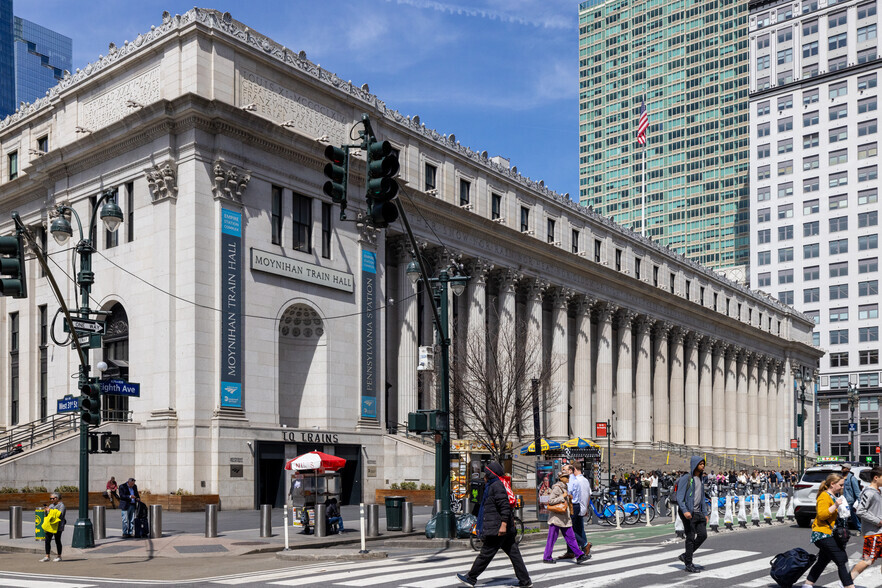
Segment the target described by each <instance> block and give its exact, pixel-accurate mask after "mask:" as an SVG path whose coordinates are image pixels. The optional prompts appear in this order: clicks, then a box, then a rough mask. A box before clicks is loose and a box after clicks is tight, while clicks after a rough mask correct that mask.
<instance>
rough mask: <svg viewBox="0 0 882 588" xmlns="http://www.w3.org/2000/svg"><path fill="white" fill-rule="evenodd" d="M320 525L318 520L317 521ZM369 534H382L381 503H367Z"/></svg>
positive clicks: (377, 535)
mask: <svg viewBox="0 0 882 588" xmlns="http://www.w3.org/2000/svg"><path fill="white" fill-rule="evenodd" d="M316 525H318V521H316ZM367 535H368V537H379V536H380V505H379V504H368V505H367Z"/></svg>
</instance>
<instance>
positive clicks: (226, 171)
mask: <svg viewBox="0 0 882 588" xmlns="http://www.w3.org/2000/svg"><path fill="white" fill-rule="evenodd" d="M213 171H214V184H213V185H212V187H211V190H212V192H214V198H215V200H220V199H225V200H229V201H231V202H235V203H236V204H242V195H243V194H244V192H245V188H247V187H248V182H249V181H250V180H251V171H250V170H246V169H241V168H238V167H236V166H235V165H229V164H227V163H225V162H224V160H223V159H218V160H217V161H215V162H214V168H213ZM374 245H376V236H374Z"/></svg>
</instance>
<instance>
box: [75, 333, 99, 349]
mask: <svg viewBox="0 0 882 588" xmlns="http://www.w3.org/2000/svg"><path fill="white" fill-rule="evenodd" d="M77 341H79V342H80V347H83V348H84V349H100V348H101V335H89V334H85V335H84V334H83V333H82V332H77Z"/></svg>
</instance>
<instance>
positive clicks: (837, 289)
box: [830, 284, 848, 300]
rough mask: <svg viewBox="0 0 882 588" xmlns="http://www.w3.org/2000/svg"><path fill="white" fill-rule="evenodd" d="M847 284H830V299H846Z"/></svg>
mask: <svg viewBox="0 0 882 588" xmlns="http://www.w3.org/2000/svg"><path fill="white" fill-rule="evenodd" d="M847 299H848V284H834V285H832V286H830V300H847Z"/></svg>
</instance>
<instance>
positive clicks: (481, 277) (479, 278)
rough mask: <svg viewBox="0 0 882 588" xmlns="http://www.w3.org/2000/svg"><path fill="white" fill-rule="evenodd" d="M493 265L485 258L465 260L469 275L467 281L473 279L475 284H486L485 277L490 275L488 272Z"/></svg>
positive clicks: (491, 269)
mask: <svg viewBox="0 0 882 588" xmlns="http://www.w3.org/2000/svg"><path fill="white" fill-rule="evenodd" d="M493 267H494V265H493V264H492V263H490V262H489V261H488V260H486V259H481V258H474V259H470V260H469V261H468V262H466V271H467V272H468V275H469V276H470V277H471V279H470V280H469V281H470V282H471V281H474V282H475V283H476V284H486V283H487V277H488V276H489V275H490V272H491V271H493Z"/></svg>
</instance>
